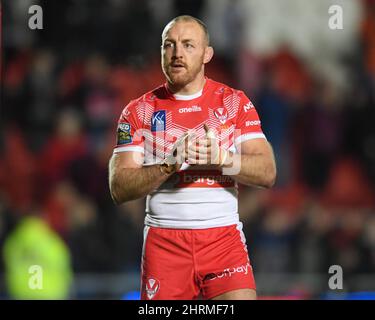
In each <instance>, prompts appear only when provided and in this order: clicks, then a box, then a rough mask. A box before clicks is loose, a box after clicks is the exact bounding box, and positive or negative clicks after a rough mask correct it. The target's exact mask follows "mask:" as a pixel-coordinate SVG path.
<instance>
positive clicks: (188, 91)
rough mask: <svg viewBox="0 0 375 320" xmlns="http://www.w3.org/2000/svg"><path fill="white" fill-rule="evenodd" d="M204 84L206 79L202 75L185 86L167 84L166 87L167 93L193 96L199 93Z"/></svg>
mask: <svg viewBox="0 0 375 320" xmlns="http://www.w3.org/2000/svg"><path fill="white" fill-rule="evenodd" d="M205 83H206V78H205V77H204V75H203V74H202V75H199V76H198V77H197V78H196V79H195V80H194V81H192V82H190V83H188V84H186V85H177V84H173V83H170V82H168V83H167V86H168V89H169V91H171V92H172V93H173V94H177V95H186V96H188V95H193V94H195V93H197V92H199V91H201V90H202V89H203V87H204V85H205Z"/></svg>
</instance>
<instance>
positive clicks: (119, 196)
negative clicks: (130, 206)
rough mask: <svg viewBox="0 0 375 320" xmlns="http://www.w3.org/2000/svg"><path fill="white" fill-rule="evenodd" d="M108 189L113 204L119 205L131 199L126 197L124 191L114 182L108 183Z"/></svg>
mask: <svg viewBox="0 0 375 320" xmlns="http://www.w3.org/2000/svg"><path fill="white" fill-rule="evenodd" d="M109 190H110V194H111V198H112V201H113V203H114V204H115V205H117V206H119V205H121V204H123V203H125V202H127V201H130V200H131V199H128V197H127V196H126V193H125V192H120V191H119V188H117V186H116V184H115V183H113V182H112V183H110V185H109Z"/></svg>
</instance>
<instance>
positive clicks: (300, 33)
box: [0, 0, 375, 290]
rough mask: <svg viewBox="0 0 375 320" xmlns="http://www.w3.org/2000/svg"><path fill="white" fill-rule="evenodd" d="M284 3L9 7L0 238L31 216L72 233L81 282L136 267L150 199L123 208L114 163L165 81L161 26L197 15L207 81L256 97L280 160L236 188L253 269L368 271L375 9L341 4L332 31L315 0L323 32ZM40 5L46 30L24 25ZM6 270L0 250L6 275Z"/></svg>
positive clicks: (373, 250) (373, 192)
mask: <svg viewBox="0 0 375 320" xmlns="http://www.w3.org/2000/svg"><path fill="white" fill-rule="evenodd" d="M281 2H283V3H284V5H285V7H283V8H281V11H280V10H279V9H280V8H274V10H273V11H272V10H271V8H272V7H273V6H272V5H274V6H276V7H277V5H276V2H275V1H271V0H269V1H263V2H261V1H256V0H249V1H241V0H237V1H226V0H220V1H218V0H217V1H216V0H215V1H210V0H206V1H204V0H194V1H193V0H175V1H172V0H170V1H169V0H163V1H156V0H155V1H153V0H138V1H131V0H128V1H117V0H109V1H99V0H90V1H88V0H79V1H75V0H66V1H57V0H56V1H43V0H39V1H29V0H12V1H3V2H2V12H3V50H2V53H1V55H2V61H3V64H2V75H3V76H2V80H1V85H2V89H1V91H2V92H1V94H2V97H1V127H2V134H1V138H0V139H1V140H0V142H1V144H0V145H1V149H0V152H1V156H0V244H1V245H3V244H4V243H6V239H7V238H9V237H10V235H11V234H12V233H13V232H14V231H15V230H16V229H17V226H18V225H19V223H20V221H22V220H23V219H24V218H25V217H28V216H33V217H38V218H39V219H42V221H44V222H45V223H46V224H47V225H48V226H49V228H51V230H53V231H54V232H55V233H57V234H58V235H59V236H60V237H61V239H63V241H64V243H65V244H66V246H67V247H68V248H69V252H70V255H71V261H72V268H73V272H74V273H75V274H80V273H90V272H91V273H117V272H126V271H129V270H139V266H140V255H141V248H142V227H143V217H144V201H143V200H140V201H133V202H131V203H128V204H125V205H122V206H119V207H116V206H115V205H114V204H113V202H112V200H111V198H110V194H109V190H108V169H107V166H108V160H109V158H110V156H111V154H112V149H113V146H114V143H115V131H116V124H117V119H118V117H119V115H120V113H121V111H122V109H123V108H124V106H125V105H126V104H127V103H128V102H129V101H130V100H131V99H134V98H136V97H138V96H140V95H141V94H143V93H144V92H146V91H149V90H151V89H152V88H154V87H156V86H157V85H159V84H161V83H163V82H164V78H163V75H162V72H161V69H160V62H159V59H160V58H159V47H160V34H161V31H162V29H163V26H164V25H165V24H166V23H167V22H168V21H169V20H170V19H171V18H173V17H174V16H176V15H179V14H192V15H194V16H197V17H199V18H202V19H203V20H204V21H206V22H207V24H208V26H209V29H210V31H211V38H212V45H213V46H214V48H215V49H216V56H215V58H214V60H213V62H211V63H210V65H209V66H208V68H207V69H208V70H207V74H208V76H209V77H210V78H213V79H215V80H217V81H220V82H224V83H226V84H228V85H231V86H233V87H236V88H239V89H242V90H244V91H245V92H246V93H247V95H248V96H249V97H250V99H251V100H252V102H253V103H254V105H255V106H256V108H257V110H258V113H259V115H260V117H261V120H262V127H263V130H264V132H265V134H266V136H267V138H268V140H269V141H270V142H271V144H272V146H273V148H274V151H275V155H276V160H277V167H278V180H277V183H276V186H275V187H274V188H273V189H272V190H267V191H265V190H258V189H254V188H249V187H243V186H240V196H239V197H240V206H239V212H240V216H241V219H242V220H243V222H244V230H245V235H246V237H247V242H248V247H249V252H250V258H251V259H252V262H253V265H254V271H255V274H256V273H257V272H269V273H325V274H326V273H327V272H328V268H329V266H331V265H333V264H338V265H341V266H342V267H343V269H344V272H345V273H346V275H347V276H348V277H350V276H351V275H356V274H362V273H372V272H373V271H374V270H375V215H374V214H375V126H374V124H373V122H374V119H375V108H374V104H375V96H374V93H375V32H374V30H375V4H374V2H373V1H364V0H362V1H356V4H354V5H353V3H352V2H353V1H344V0H342V1H336V2H338V3H342V5H343V6H344V12H345V16H344V18H345V19H347V20H344V30H337V31H333V30H330V29H329V28H328V25H327V21H326V20H328V18H329V16H328V14H327V10H328V6H327V1H325V2H322V1H316V7H314V8H310V9H311V10H312V11H314V10H313V9H316V10H315V11H314V12H315V14H316V12H323V13H324V14H325V17H326V20H324V19H323V20H322V21H323V22H322V24H323V27H321V30H320V31H319V34H318V36H317V34H316V30H317V26H316V21H317V19H318V17H317V16H312V17H313V18H310V20H309V19H306V21H305V22H306V24H303V23H304V21H302V22H301V19H300V20H299V21H300V23H301V26H300V25H296V22H295V21H293V12H294V14H295V16H296V17H298V16H299V15H301V14H302V13H303V10H308V9H309V7H307V9H306V7H304V8H302V7H301V6H298V4H297V3H298V2H299V0H298V1H295V0H285V2H284V1H281ZM306 2H307V1H306ZM36 3H38V4H39V5H41V6H42V8H43V25H44V29H43V30H30V29H28V27H27V19H28V18H29V16H30V15H29V14H28V13H27V12H28V11H27V10H28V7H29V6H30V5H32V4H36ZM279 3H280V2H279ZM314 3H315V1H314ZM267 5H268V7H267ZM319 5H320V6H321V7H319ZM279 6H280V5H279ZM288 6H289V8H294V11H293V10H292V11H290V16H289V15H287V13H283V10H288ZM345 6H351V7H350V10H346V11H345V8H346V7H345ZM353 6H354V7H353ZM298 8H299V9H300V11H298V10H297V9H298ZM319 10H320V11H319ZM259 12H262V14H263V16H261V17H260V18H259V17H257V15H259ZM310 14H311V15H312V14H313V13H311V12H310ZM280 16H284V20H282V19H281V18H280ZM272 17H278V19H273V18H272ZM314 17H315V20H314ZM265 21H266V22H268V24H266V23H265ZM288 21H289V22H290V21H291V22H290V23H291V24H290V25H288ZM308 21H310V22H312V23H311V24H310V25H309V24H308ZM345 21H346V22H347V23H346V22H345ZM272 23H274V24H273V25H272ZM278 24H280V25H282V26H283V28H284V29H283V30H282V29H281V28H279V27H278ZM302 24H303V27H302ZM272 26H273V28H272ZM345 28H346V29H345ZM304 32H305V33H304ZM309 32H310V33H309ZM314 32H315V33H314ZM254 34H255V35H257V36H254ZM308 34H309V35H310V38H308ZM286 35H287V36H286ZM306 38H308V39H309V40H310V42H309V40H308V39H306ZM267 39H268V42H267ZM335 39H338V40H337V41H335ZM314 41H315V43H314ZM311 42H313V45H312V44H311ZM216 44H217V45H216ZM6 265H7V261H6V255H5V254H3V255H2V262H1V263H0V274H2V273H3V274H4V273H5V269H6ZM347 289H348V290H354V289H357V288H347ZM374 290H375V287H374Z"/></svg>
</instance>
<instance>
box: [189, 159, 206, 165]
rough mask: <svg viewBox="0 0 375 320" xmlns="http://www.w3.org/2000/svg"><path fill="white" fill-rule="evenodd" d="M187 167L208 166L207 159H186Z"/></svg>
mask: <svg viewBox="0 0 375 320" xmlns="http://www.w3.org/2000/svg"><path fill="white" fill-rule="evenodd" d="M188 163H189V165H210V163H209V161H207V159H188Z"/></svg>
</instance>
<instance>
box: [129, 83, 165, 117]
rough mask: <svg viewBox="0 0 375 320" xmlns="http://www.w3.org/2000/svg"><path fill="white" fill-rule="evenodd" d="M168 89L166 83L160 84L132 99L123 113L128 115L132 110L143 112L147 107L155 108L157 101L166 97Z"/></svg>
mask: <svg viewBox="0 0 375 320" xmlns="http://www.w3.org/2000/svg"><path fill="white" fill-rule="evenodd" d="M166 95H167V93H166V90H165V86H164V85H160V86H159V87H157V88H154V89H153V90H150V91H148V92H146V93H145V94H143V95H141V96H140V97H138V98H136V99H133V100H131V101H130V102H129V103H128V104H127V105H126V106H125V108H124V109H123V111H122V113H123V115H127V114H129V113H132V112H136V113H138V114H139V113H143V112H144V111H145V110H146V109H150V108H153V107H154V105H155V103H156V101H158V100H162V99H165V98H166Z"/></svg>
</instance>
